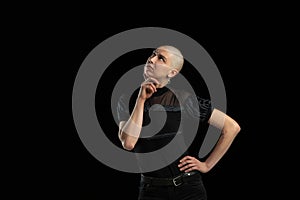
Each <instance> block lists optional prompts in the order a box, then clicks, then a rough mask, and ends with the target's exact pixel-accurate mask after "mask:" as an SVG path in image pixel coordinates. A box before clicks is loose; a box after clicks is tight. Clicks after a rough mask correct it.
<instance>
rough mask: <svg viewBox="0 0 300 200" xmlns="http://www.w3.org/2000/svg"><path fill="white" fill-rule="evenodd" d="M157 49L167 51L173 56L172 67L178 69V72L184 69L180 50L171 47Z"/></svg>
mask: <svg viewBox="0 0 300 200" xmlns="http://www.w3.org/2000/svg"><path fill="white" fill-rule="evenodd" d="M157 49H164V50H167V51H168V52H169V53H171V54H172V60H171V67H173V68H175V69H177V70H178V71H180V70H181V69H182V67H183V63H184V58H183V55H182V53H181V51H180V50H179V49H177V48H176V47H174V46H170V45H163V46H160V47H158V48H157Z"/></svg>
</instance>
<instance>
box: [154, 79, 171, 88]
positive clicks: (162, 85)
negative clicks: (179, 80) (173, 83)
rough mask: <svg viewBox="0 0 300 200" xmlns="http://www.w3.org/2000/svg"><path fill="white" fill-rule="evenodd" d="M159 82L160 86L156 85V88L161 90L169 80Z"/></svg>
mask: <svg viewBox="0 0 300 200" xmlns="http://www.w3.org/2000/svg"><path fill="white" fill-rule="evenodd" d="M159 82H160V84H158V86H157V88H163V87H165V86H166V85H167V84H168V83H169V80H168V79H165V80H160V81H159Z"/></svg>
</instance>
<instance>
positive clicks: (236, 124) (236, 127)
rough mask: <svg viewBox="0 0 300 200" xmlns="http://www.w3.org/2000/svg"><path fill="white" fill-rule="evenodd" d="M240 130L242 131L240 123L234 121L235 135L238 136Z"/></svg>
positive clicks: (233, 129) (233, 130)
mask: <svg viewBox="0 0 300 200" xmlns="http://www.w3.org/2000/svg"><path fill="white" fill-rule="evenodd" d="M240 131H241V127H240V125H239V124H238V123H236V122H235V123H233V126H232V132H233V134H234V136H236V135H237V134H238V133H239V132H240Z"/></svg>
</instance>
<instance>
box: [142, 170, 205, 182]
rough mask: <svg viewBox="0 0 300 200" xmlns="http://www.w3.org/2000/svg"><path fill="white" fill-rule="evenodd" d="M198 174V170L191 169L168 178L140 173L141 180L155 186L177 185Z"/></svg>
mask: <svg viewBox="0 0 300 200" xmlns="http://www.w3.org/2000/svg"><path fill="white" fill-rule="evenodd" d="M197 174H198V175H200V172H199V171H191V172H185V173H182V174H180V175H178V176H176V177H170V178H157V177H149V176H145V175H143V174H142V175H141V181H142V182H143V183H146V184H151V185H156V186H179V185H181V184H182V183H184V182H186V181H189V179H190V178H192V177H196V176H195V175H197Z"/></svg>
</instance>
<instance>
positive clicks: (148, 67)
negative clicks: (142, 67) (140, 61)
mask: <svg viewBox="0 0 300 200" xmlns="http://www.w3.org/2000/svg"><path fill="white" fill-rule="evenodd" d="M146 68H147V69H150V70H151V71H153V70H154V68H153V66H152V65H146Z"/></svg>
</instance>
